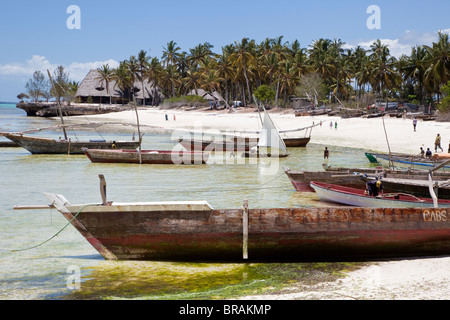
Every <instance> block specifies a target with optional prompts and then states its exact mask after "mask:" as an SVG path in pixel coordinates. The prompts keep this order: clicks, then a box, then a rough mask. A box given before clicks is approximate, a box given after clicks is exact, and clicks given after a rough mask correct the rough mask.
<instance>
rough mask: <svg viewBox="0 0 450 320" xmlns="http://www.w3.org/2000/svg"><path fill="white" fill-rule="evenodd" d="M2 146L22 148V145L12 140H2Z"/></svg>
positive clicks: (0, 144)
mask: <svg viewBox="0 0 450 320" xmlns="http://www.w3.org/2000/svg"><path fill="white" fill-rule="evenodd" d="M0 148H20V146H19V145H18V144H17V143H15V142H12V141H0Z"/></svg>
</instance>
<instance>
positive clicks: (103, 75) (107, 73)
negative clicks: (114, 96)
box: [96, 64, 113, 104]
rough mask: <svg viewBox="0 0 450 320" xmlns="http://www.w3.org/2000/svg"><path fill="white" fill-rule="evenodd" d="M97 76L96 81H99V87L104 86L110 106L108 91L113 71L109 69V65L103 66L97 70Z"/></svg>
mask: <svg viewBox="0 0 450 320" xmlns="http://www.w3.org/2000/svg"><path fill="white" fill-rule="evenodd" d="M97 71H98V73H99V76H98V77H97V78H96V80H100V83H101V85H102V86H103V84H105V86H106V93H107V94H108V95H109V104H112V102H111V92H110V91H109V83H110V82H111V81H112V80H113V70H111V69H110V68H109V65H108V64H106V65H103V66H102V67H101V68H98V69H97Z"/></svg>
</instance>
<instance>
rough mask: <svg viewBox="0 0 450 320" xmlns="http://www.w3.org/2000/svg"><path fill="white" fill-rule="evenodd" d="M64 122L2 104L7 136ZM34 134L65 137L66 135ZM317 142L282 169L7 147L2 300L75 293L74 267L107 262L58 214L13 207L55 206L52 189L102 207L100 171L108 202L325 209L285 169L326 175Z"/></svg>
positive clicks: (350, 162) (337, 153)
mask: <svg viewBox="0 0 450 320" xmlns="http://www.w3.org/2000/svg"><path fill="white" fill-rule="evenodd" d="M58 124H59V121H58V119H53V118H51V119H47V118H40V117H27V116H26V113H25V112H24V111H23V110H20V109H18V108H16V106H15V104H0V131H2V132H19V131H25V130H30V129H36V128H45V127H50V126H55V125H58ZM315 130H322V128H320V127H319V128H317V129H315ZM323 130H326V128H323ZM68 133H69V135H71V137H72V138H74V137H75V139H76V138H79V139H83V140H84V139H91V138H92V139H99V137H100V138H103V139H107V140H110V139H111V140H130V139H131V138H132V135H131V134H130V132H129V131H127V130H125V128H124V130H121V128H120V127H118V128H116V130H115V132H106V131H102V129H101V128H98V129H96V130H89V131H88V130H85V131H83V130H77V131H73V130H69V131H68ZM36 135H40V136H51V137H55V138H57V137H58V136H61V132H57V131H51V130H50V131H48V130H46V131H39V132H38V133H36ZM312 137H313V138H312V141H311V142H310V143H309V144H308V146H307V147H306V148H289V150H288V151H289V152H290V153H291V155H290V156H289V157H288V158H285V159H281V160H280V161H279V162H267V161H264V160H259V161H256V160H255V161H241V160H239V159H237V158H235V159H233V158H232V159H231V160H230V155H228V154H225V155H214V154H212V155H211V157H210V159H209V161H208V164H206V165H194V166H168V165H130V164H93V163H91V162H90V161H89V160H88V158H87V157H86V156H84V155H70V156H69V155H32V154H30V153H29V152H28V151H27V150H25V149H22V148H0V177H1V182H2V183H1V192H0V299H57V298H59V297H61V296H64V295H65V294H70V293H71V292H72V290H73V288H72V287H71V285H70V284H71V282H70V281H69V280H70V279H73V278H71V277H72V276H73V274H74V273H73V270H81V273H82V277H83V278H84V279H86V278H89V275H90V273H91V271H92V270H95V268H96V267H99V266H100V265H101V264H102V263H104V262H105V261H104V259H103V258H102V257H101V256H100V255H99V254H98V253H97V251H96V250H94V249H93V248H92V246H91V245H90V244H89V243H88V242H87V241H86V240H85V239H84V238H83V237H82V236H81V235H80V234H79V233H78V232H77V231H76V230H75V229H74V228H73V227H72V226H71V225H69V226H68V227H66V228H65V229H64V227H65V226H66V225H67V220H66V219H65V218H63V217H62V216H61V214H59V212H57V211H56V210H23V211H22V210H13V207H14V206H19V205H48V204H49V203H48V201H47V199H46V198H45V197H44V195H43V193H44V192H50V193H58V194H62V195H64V196H65V197H66V198H67V200H68V201H69V202H71V203H72V204H88V203H100V201H101V195H100V188H99V179H98V175H99V174H103V175H104V176H105V178H106V181H107V197H108V200H109V201H120V202H133V201H183V200H188V201H191V200H206V201H208V202H209V203H210V205H211V206H212V207H214V208H227V209H232V208H240V207H241V206H242V203H243V200H248V201H249V207H250V208H269V207H270V208H278V207H283V208H284V207H308V206H320V205H321V204H320V202H318V200H317V198H316V197H315V194H313V193H298V192H295V189H294V188H293V186H292V185H291V183H290V181H289V179H288V177H287V176H286V174H285V173H284V170H283V167H290V168H291V169H294V170H297V169H303V170H323V169H322V163H323V149H324V146H323V145H317V144H314V131H313V133H312ZM0 139H5V138H2V137H0ZM175 145H176V142H174V141H172V137H171V136H170V135H169V134H150V133H147V134H146V135H145V136H144V141H143V149H150V148H151V149H163V150H168V149H169V150H170V149H172V148H174V147H175ZM328 149H329V150H330V160H329V162H330V164H332V165H334V166H356V167H364V166H367V165H368V161H367V159H366V158H365V155H364V151H363V150H359V149H349V148H340V147H333V141H330V145H328ZM237 157H239V155H237ZM247 160H248V159H247ZM62 229H63V231H61V230H62ZM56 234H58V235H57V236H56V237H54V236H55V235H56ZM53 237H54V238H53ZM49 239H51V240H49ZM47 240H49V241H48V242H46V241H47Z"/></svg>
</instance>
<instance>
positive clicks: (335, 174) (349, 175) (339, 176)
mask: <svg viewBox="0 0 450 320" xmlns="http://www.w3.org/2000/svg"><path fill="white" fill-rule="evenodd" d="M283 169H284V173H286V175H287V176H288V178H289V181H291V183H292V185H293V186H294V188H295V190H296V191H298V192H315V191H314V189H313V188H312V187H311V181H318V182H333V183H336V184H340V185H346V186H352V187H356V188H358V187H364V186H365V185H366V181H365V177H364V175H365V174H364V173H357V172H353V171H351V172H350V171H348V172H345V171H305V170H291V169H290V168H289V167H283ZM373 174H375V172H373ZM378 174H382V173H381V171H378Z"/></svg>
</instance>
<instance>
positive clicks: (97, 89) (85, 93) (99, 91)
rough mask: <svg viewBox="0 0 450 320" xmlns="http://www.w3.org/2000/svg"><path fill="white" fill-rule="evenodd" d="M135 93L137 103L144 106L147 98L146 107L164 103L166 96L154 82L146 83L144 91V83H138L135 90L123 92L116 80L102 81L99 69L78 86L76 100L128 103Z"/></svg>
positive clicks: (91, 72)
mask: <svg viewBox="0 0 450 320" xmlns="http://www.w3.org/2000/svg"><path fill="white" fill-rule="evenodd" d="M133 92H134V94H135V97H136V102H137V103H138V104H141V105H142V104H143V102H144V96H145V104H146V105H158V104H159V103H160V102H161V101H163V99H164V96H163V94H162V93H161V90H160V88H158V87H156V86H155V85H154V84H153V81H148V80H145V81H144V90H143V91H142V83H141V82H139V81H136V82H135V83H134V86H133V88H129V89H127V90H124V91H122V90H121V89H120V88H119V86H117V83H116V81H115V80H112V81H110V82H109V83H108V88H106V83H105V82H104V81H102V80H101V79H100V73H99V72H98V70H97V69H93V70H91V71H89V73H88V74H87V75H86V77H85V78H84V79H83V81H82V82H81V83H80V85H79V86H78V90H77V93H76V98H78V100H79V101H80V102H92V103H110V99H111V103H121V104H124V103H128V102H129V101H131V100H133V96H132V93H133Z"/></svg>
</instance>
